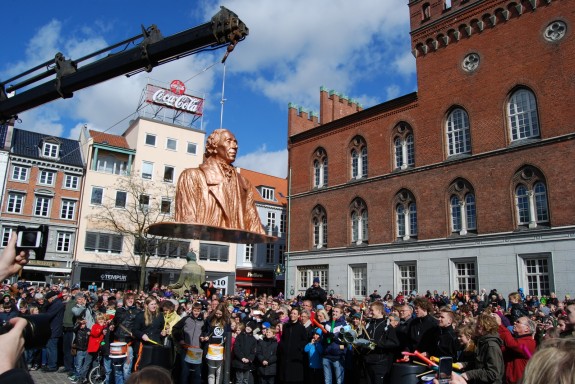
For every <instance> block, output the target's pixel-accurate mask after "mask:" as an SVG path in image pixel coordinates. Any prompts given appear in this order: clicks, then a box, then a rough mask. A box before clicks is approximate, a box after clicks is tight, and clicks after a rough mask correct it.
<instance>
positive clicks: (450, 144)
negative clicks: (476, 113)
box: [445, 108, 471, 156]
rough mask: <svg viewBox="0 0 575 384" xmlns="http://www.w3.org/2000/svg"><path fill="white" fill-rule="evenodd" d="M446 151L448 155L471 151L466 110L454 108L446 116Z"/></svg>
mask: <svg viewBox="0 0 575 384" xmlns="http://www.w3.org/2000/svg"><path fill="white" fill-rule="evenodd" d="M445 131H446V133H447V153H448V156H454V155H459V154H462V153H469V152H471V134H470V132H469V118H468V116H467V112H465V111H464V110H463V109H461V108H456V109H454V110H453V111H451V113H450V114H449V115H448V116H447V122H446V129H445Z"/></svg>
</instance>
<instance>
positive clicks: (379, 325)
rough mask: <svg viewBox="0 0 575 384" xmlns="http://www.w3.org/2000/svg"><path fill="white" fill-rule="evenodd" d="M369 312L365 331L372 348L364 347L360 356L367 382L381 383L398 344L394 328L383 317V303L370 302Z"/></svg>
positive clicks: (388, 369)
mask: <svg viewBox="0 0 575 384" xmlns="http://www.w3.org/2000/svg"><path fill="white" fill-rule="evenodd" d="M369 312H370V314H371V318H370V320H369V321H368V322H367V324H366V326H365V332H366V336H367V338H368V340H370V341H371V342H372V343H373V347H374V348H373V350H371V349H365V348H364V349H363V350H362V354H363V356H362V357H363V361H364V363H365V367H366V370H367V376H368V377H369V382H370V383H372V384H383V383H384V381H385V378H386V376H387V375H388V373H389V371H390V369H391V366H392V364H393V359H394V355H395V353H396V352H397V350H398V348H399V347H400V344H399V339H398V337H397V335H396V332H395V328H394V327H393V326H391V324H390V322H388V321H386V319H385V317H384V312H385V310H384V308H383V304H382V303H381V302H378V301H375V302H373V303H371V304H370V305H369Z"/></svg>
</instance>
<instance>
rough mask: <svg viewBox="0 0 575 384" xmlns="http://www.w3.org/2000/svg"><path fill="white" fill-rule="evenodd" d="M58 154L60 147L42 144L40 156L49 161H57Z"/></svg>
mask: <svg viewBox="0 0 575 384" xmlns="http://www.w3.org/2000/svg"><path fill="white" fill-rule="evenodd" d="M59 152H60V145H58V144H55V143H44V144H43V145H42V156H43V157H47V158H50V159H57V158H58V153H59Z"/></svg>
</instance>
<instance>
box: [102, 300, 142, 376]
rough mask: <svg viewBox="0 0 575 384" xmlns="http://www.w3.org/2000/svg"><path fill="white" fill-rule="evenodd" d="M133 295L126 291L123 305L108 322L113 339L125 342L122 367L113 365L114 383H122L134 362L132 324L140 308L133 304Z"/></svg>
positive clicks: (128, 374)
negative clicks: (125, 347) (124, 356)
mask: <svg viewBox="0 0 575 384" xmlns="http://www.w3.org/2000/svg"><path fill="white" fill-rule="evenodd" d="M135 301H136V298H135V295H134V293H133V292H128V293H126V294H125V295H124V298H123V305H122V306H121V307H119V308H117V309H116V313H115V315H114V319H113V320H112V322H111V323H110V327H109V328H110V331H113V332H114V340H115V341H118V342H124V343H126V344H127V351H126V358H125V360H124V364H123V365H122V367H116V366H115V365H113V367H112V369H113V370H114V379H115V384H123V383H124V382H125V381H126V380H127V379H128V377H129V376H130V373H131V372H132V366H133V362H134V341H135V340H134V334H133V332H134V325H135V321H136V316H137V315H138V313H140V312H141V310H140V309H139V308H138V307H137V306H136V305H135ZM120 368H121V369H120Z"/></svg>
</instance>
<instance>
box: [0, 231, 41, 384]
mask: <svg viewBox="0 0 575 384" xmlns="http://www.w3.org/2000/svg"><path fill="white" fill-rule="evenodd" d="M16 239H17V236H16V235H14V234H13V235H12V236H11V237H10V240H9V241H8V245H7V246H6V248H4V251H3V252H2V255H1V256H0V280H4V279H6V278H7V277H9V276H12V275H14V274H16V273H18V272H20V271H21V270H22V267H23V266H24V265H26V264H27V263H28V252H27V251H20V252H18V253H16ZM8 324H9V327H11V328H12V329H10V330H9V331H8V332H6V333H4V334H2V335H0V345H2V351H3V354H2V355H3V356H2V358H1V359H0V384H8V383H9V384H13V383H15V382H17V383H19V384H33V383H34V381H33V380H32V377H31V376H30V374H29V373H28V371H27V370H26V369H24V368H16V366H17V363H18V362H19V361H20V360H21V356H22V353H23V352H24V336H23V332H24V328H26V325H27V321H26V319H23V318H20V317H15V318H13V319H10V320H9V322H8Z"/></svg>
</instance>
